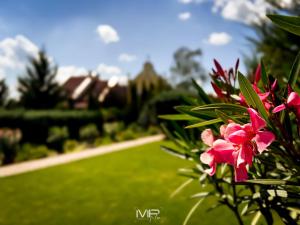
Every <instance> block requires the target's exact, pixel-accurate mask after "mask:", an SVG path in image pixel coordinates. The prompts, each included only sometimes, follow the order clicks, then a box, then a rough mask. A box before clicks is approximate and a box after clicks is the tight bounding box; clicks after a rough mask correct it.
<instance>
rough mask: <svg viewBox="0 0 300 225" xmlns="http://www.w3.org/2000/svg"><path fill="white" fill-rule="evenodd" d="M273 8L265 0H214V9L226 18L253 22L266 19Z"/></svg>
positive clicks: (246, 22) (247, 22)
mask: <svg viewBox="0 0 300 225" xmlns="http://www.w3.org/2000/svg"><path fill="white" fill-rule="evenodd" d="M285 1H287V0H285ZM271 9H272V6H271V5H270V4H269V3H267V2H266V1H265V0H253V1H249V0H214V3H213V9H212V10H213V12H215V13H220V14H221V15H222V16H223V17H224V18H225V19H228V20H234V21H238V22H242V23H245V24H253V23H260V22H261V21H262V20H264V19H266V16H265V15H266V13H267V11H269V10H271Z"/></svg>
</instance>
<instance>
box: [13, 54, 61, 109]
mask: <svg viewBox="0 0 300 225" xmlns="http://www.w3.org/2000/svg"><path fill="white" fill-rule="evenodd" d="M30 63H31V65H30V66H28V67H27V68H26V74H25V75H24V76H23V77H19V78H18V82H19V87H18V91H19V92H20V103H21V105H22V106H23V107H25V108H27V109H51V108H53V107H55V106H56V105H57V104H58V103H59V102H60V100H62V99H61V97H62V95H61V89H60V86H59V85H58V83H57V82H56V81H55V76H56V72H57V67H56V66H55V65H51V62H50V60H49V58H48V57H47V55H46V53H45V51H40V52H39V53H38V56H37V57H36V58H34V57H32V58H30Z"/></svg>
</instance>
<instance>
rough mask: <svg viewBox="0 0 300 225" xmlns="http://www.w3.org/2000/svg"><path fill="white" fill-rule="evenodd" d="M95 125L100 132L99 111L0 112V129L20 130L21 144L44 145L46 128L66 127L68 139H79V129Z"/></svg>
mask: <svg viewBox="0 0 300 225" xmlns="http://www.w3.org/2000/svg"><path fill="white" fill-rule="evenodd" d="M89 123H95V124H96V126H97V128H98V129H99V131H101V130H102V116H101V112H100V111H91V110H86V111H84V110H0V127H11V128H20V129H21V131H22V134H23V138H22V141H23V142H33V143H45V142H46V140H47V137H48V128H49V127H52V126H66V127H67V128H68V132H69V134H70V138H73V139H78V138H79V129H80V127H82V126H84V125H86V124H89Z"/></svg>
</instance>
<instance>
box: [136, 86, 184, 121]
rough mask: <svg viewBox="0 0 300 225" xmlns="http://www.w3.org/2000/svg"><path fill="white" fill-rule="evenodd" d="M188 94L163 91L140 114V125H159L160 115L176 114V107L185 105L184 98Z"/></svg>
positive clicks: (176, 91)
mask: <svg viewBox="0 0 300 225" xmlns="http://www.w3.org/2000/svg"><path fill="white" fill-rule="evenodd" d="M186 95H187V94H186V92H183V91H178V90H171V91H163V92H161V93H160V94H158V95H156V96H154V97H153V98H152V99H151V100H150V101H149V102H148V103H146V104H145V105H144V107H143V109H142V111H141V112H140V115H139V119H138V123H139V124H141V125H142V126H144V127H147V126H149V125H151V124H152V125H158V123H159V118H158V115H163V114H175V113H176V110H175V109H174V107H175V106H178V105H181V104H183V103H184V100H183V99H184V96H186Z"/></svg>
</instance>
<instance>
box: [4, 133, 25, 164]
mask: <svg viewBox="0 0 300 225" xmlns="http://www.w3.org/2000/svg"><path fill="white" fill-rule="evenodd" d="M20 139H21V131H20V130H19V129H15V130H13V129H9V128H2V129H0V151H1V152H2V154H3V161H2V164H10V163H13V162H14V161H15V158H16V156H17V150H18V143H19V141H20Z"/></svg>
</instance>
